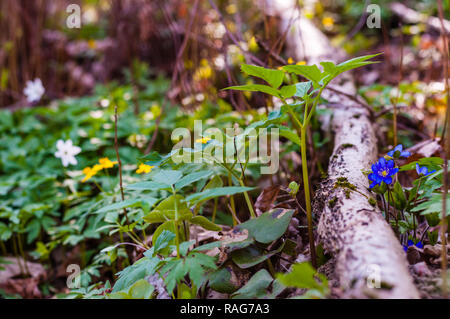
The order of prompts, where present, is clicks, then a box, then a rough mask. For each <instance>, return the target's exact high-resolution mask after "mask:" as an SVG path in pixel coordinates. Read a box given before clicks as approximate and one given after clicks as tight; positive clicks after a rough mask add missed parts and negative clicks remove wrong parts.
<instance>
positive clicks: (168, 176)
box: [152, 169, 183, 185]
mask: <svg viewBox="0 0 450 319" xmlns="http://www.w3.org/2000/svg"><path fill="white" fill-rule="evenodd" d="M182 176H183V173H181V172H180V171H174V170H165V169H162V170H160V171H159V172H158V173H156V174H155V175H153V176H152V180H153V181H155V182H157V183H160V184H166V185H174V184H175V183H176V182H178V181H179V180H180V179H181V177H182Z"/></svg>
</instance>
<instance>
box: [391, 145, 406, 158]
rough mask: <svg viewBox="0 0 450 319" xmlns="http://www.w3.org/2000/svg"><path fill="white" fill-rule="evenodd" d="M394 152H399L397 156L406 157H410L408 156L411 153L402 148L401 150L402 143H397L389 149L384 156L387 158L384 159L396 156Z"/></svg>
mask: <svg viewBox="0 0 450 319" xmlns="http://www.w3.org/2000/svg"><path fill="white" fill-rule="evenodd" d="M396 152H400V154H399V153H397V154H399V155H398V157H403V158H407V157H410V156H411V153H410V152H408V151H404V150H403V145H402V144H398V145H397V146H396V147H394V149H393V150H390V151H389V152H388V153H387V156H386V157H387V158H386V159H392V158H394V157H396V156H395V153H396Z"/></svg>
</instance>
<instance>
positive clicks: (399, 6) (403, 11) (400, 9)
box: [389, 2, 450, 33]
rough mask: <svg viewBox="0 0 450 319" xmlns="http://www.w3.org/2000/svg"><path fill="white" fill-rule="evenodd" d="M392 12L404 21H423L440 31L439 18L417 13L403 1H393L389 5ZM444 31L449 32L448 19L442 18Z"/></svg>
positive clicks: (449, 22) (449, 24) (449, 23)
mask: <svg viewBox="0 0 450 319" xmlns="http://www.w3.org/2000/svg"><path fill="white" fill-rule="evenodd" d="M389 7H390V8H391V10H392V12H394V13H395V14H396V15H398V16H399V17H400V18H402V20H403V21H404V22H406V23H425V24H426V25H428V26H429V27H430V28H432V29H434V30H435V31H438V32H441V31H442V27H441V22H440V21H439V18H436V17H429V16H427V15H425V14H422V13H419V12H417V11H414V10H413V9H411V8H408V7H407V6H405V5H404V4H403V3H400V2H393V3H391V4H390V5H389ZM442 22H443V24H444V28H445V31H446V32H447V33H449V32H450V21H448V20H443V21H442Z"/></svg>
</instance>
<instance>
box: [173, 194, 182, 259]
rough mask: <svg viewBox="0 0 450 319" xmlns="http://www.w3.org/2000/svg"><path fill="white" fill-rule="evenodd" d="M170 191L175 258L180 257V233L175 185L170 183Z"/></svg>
mask: <svg viewBox="0 0 450 319" xmlns="http://www.w3.org/2000/svg"><path fill="white" fill-rule="evenodd" d="M172 193H173V196H174V197H175V220H174V225H175V245H176V247H177V258H178V259H180V234H179V229H178V203H177V191H176V190H175V187H173V185H172Z"/></svg>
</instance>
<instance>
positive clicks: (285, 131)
mask: <svg viewBox="0 0 450 319" xmlns="http://www.w3.org/2000/svg"><path fill="white" fill-rule="evenodd" d="M277 127H278V129H279V134H280V136H283V137H285V138H287V139H288V140H290V141H291V142H293V143H295V144H297V145H298V146H300V145H301V141H300V137H298V135H297V132H295V131H294V130H292V129H290V128H288V127H286V126H283V125H277Z"/></svg>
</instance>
